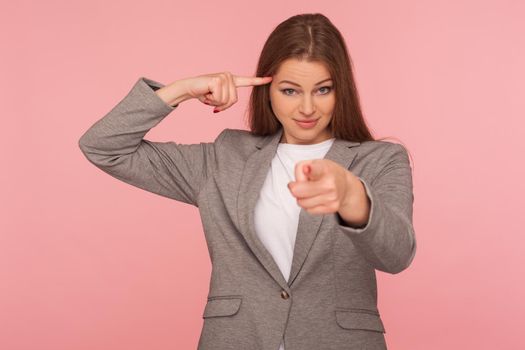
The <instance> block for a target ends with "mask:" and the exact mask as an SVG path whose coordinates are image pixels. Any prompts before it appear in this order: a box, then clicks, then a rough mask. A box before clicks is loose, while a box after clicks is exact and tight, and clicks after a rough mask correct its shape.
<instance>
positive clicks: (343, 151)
mask: <svg viewBox="0 0 525 350" xmlns="http://www.w3.org/2000/svg"><path fill="white" fill-rule="evenodd" d="M282 133H283V128H282V127H281V128H280V129H279V130H278V131H277V132H276V133H275V134H273V135H270V136H267V137H265V138H263V139H261V140H260V141H259V142H258V143H257V144H256V145H255V147H256V150H255V151H254V152H253V153H252V155H251V156H250V157H249V158H248V160H247V161H246V165H245V167H244V171H243V174H242V177H241V183H240V186H239V194H238V201H237V216H238V221H239V225H240V228H241V234H242V235H243V236H244V238H245V240H246V242H247V244H248V246H249V247H250V249H251V250H252V252H253V253H254V255H255V256H256V257H257V259H258V260H259V261H260V263H261V264H262V265H263V266H264V268H265V269H266V270H267V271H268V273H269V274H270V275H271V276H272V277H273V278H274V279H275V280H276V281H277V282H278V283H279V284H280V285H281V287H282V288H283V289H285V290H288V289H289V287H290V286H291V285H292V283H293V281H294V280H295V277H296V276H297V274H298V273H299V271H300V269H301V267H302V265H303V263H304V261H305V259H306V257H307V255H308V252H309V250H310V248H311V245H312V243H313V241H314V240H315V237H316V235H317V232H318V231H319V227H320V225H321V222H322V220H323V218H324V216H325V215H311V214H309V213H308V212H306V211H305V210H304V209H302V208H301V211H300V215H299V224H298V227H297V236H296V240H295V247H294V252H293V259H292V267H291V271H290V277H289V279H288V282H287V281H286V279H285V277H284V276H283V275H282V273H281V270H280V269H279V267H278V266H277V263H276V262H275V260H274V259H273V257H272V255H271V254H270V252H269V251H268V250H267V249H266V247H265V246H264V244H263V243H262V242H261V241H260V240H259V238H258V237H257V234H256V231H255V223H254V211H255V205H256V203H257V199H258V198H259V193H260V192H261V189H262V186H263V184H264V181H265V179H266V176H267V174H268V171H269V170H270V166H271V162H272V159H273V157H274V156H275V154H276V152H277V146H278V145H279V141H280V139H281V136H282ZM359 144H360V143H359V142H352V141H346V140H342V139H335V140H334V143H333V144H332V146H331V147H330V149H329V150H328V152H327V154H326V156H325V157H324V159H330V160H332V161H335V162H337V163H338V164H340V165H341V166H343V167H344V168H345V169H349V167H350V165H351V163H352V161H353V160H354V158H355V156H356V155H357V148H355V147H354V146H357V145H359ZM283 190H288V189H286V188H285V189H283Z"/></svg>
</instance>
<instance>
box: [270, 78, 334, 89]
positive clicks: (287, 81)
mask: <svg viewBox="0 0 525 350" xmlns="http://www.w3.org/2000/svg"><path fill="white" fill-rule="evenodd" d="M328 80H332V78H327V79H324V80H321V81H320V82H318V83H316V84H315V85H319V84H321V83H324V82H325V81H328ZM282 83H288V84H292V85H295V86H299V87H301V85H299V84H297V83H294V82H293V81H289V80H281V81H280V82H279V84H282ZM315 85H314V86H315Z"/></svg>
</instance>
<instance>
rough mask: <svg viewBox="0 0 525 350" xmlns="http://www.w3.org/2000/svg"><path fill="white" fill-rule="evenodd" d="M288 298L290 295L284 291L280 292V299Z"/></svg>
mask: <svg viewBox="0 0 525 350" xmlns="http://www.w3.org/2000/svg"><path fill="white" fill-rule="evenodd" d="M289 297H290V295H289V294H288V293H287V292H286V291H285V290H283V291H281V298H283V299H288V298H289Z"/></svg>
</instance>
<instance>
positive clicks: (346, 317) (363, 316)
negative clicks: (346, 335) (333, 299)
mask: <svg viewBox="0 0 525 350" xmlns="http://www.w3.org/2000/svg"><path fill="white" fill-rule="evenodd" d="M335 319H336V321H337V324H338V325H339V326H340V327H341V328H345V329H364V330H369V331H375V332H381V333H386V331H385V327H384V326H383V322H382V321H381V317H380V316H379V313H378V312H376V311H374V310H364V309H351V310H336V311H335Z"/></svg>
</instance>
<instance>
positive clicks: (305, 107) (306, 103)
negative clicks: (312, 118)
mask: <svg viewBox="0 0 525 350" xmlns="http://www.w3.org/2000/svg"><path fill="white" fill-rule="evenodd" d="M299 109H300V111H301V112H302V113H303V114H306V115H308V114H312V113H313V112H314V111H315V106H314V101H313V99H312V97H311V96H305V97H303V100H302V101H301V106H300V108H299Z"/></svg>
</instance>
